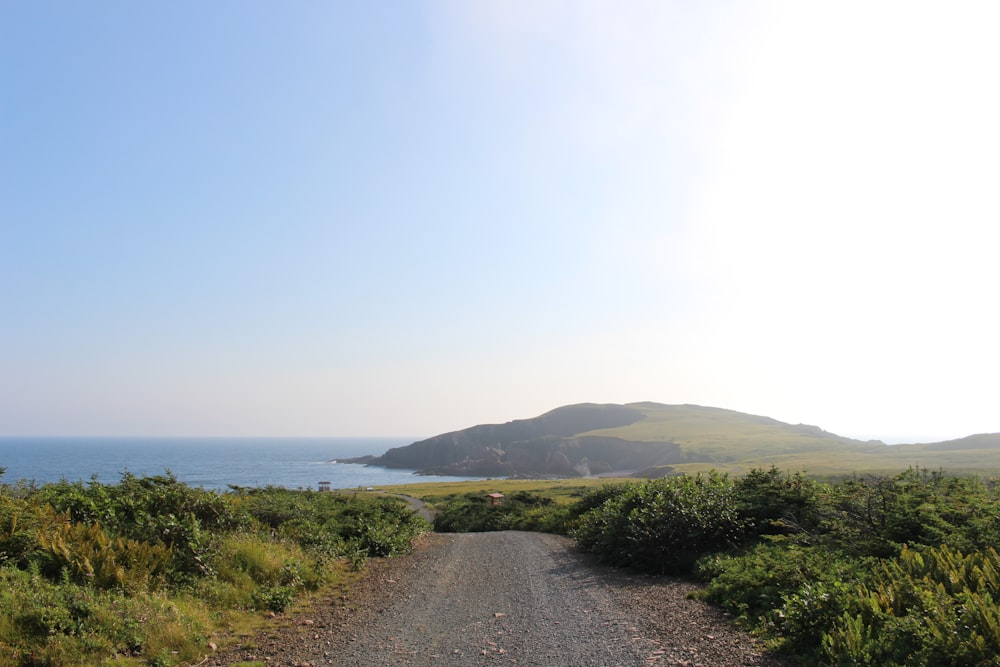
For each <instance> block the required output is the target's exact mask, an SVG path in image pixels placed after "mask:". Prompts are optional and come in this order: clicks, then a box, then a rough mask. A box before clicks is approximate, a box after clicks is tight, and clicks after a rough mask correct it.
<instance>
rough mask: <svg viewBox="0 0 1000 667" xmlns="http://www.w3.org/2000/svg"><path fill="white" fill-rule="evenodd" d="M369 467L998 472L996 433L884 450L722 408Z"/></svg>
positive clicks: (553, 422) (601, 418) (570, 412)
mask: <svg viewBox="0 0 1000 667" xmlns="http://www.w3.org/2000/svg"><path fill="white" fill-rule="evenodd" d="M370 462H371V463H372V464H373V465H382V466H386V467H390V468H409V469H415V470H418V471H420V472H422V473H425V474H449V475H486V476H496V477H500V476H515V477H516V476H522V477H546V476H552V477H578V476H590V475H602V474H611V473H618V474H639V475H651V476H659V475H665V474H679V473H683V472H693V471H699V470H709V469H712V468H714V469H717V470H727V471H730V472H734V473H740V472H746V471H747V470H750V469H751V468H755V467H758V468H759V467H770V466H772V465H775V466H778V467H779V468H782V469H785V470H791V471H805V472H807V473H809V474H815V475H842V474H851V473H861V472H894V471H898V470H902V469H905V468H907V467H909V466H914V465H915V466H921V467H926V468H931V469H938V468H942V469H945V470H954V471H956V472H969V471H976V472H1000V434H987V435H977V436H970V437H969V438H963V439H961V440H954V441H949V442H941V443H933V444H921V445H892V446H890V445H885V444H884V443H882V442H879V441H861V440H854V439H851V438H845V437H842V436H839V435H836V434H834V433H829V432H827V431H824V430H823V429H821V428H819V427H816V426H808V425H804V424H786V423H784V422H780V421H778V420H776V419H771V418H769V417H762V416H758V415H750V414H745V413H742V412H736V411H734V410H724V409H721V408H712V407H704V406H699V405H663V404H660V403H629V404H626V405H616V404H594V403H582V404H579V405H568V406H564V407H561V408H556V409H555V410H552V411H550V412H547V413H545V414H543V415H540V416H538V417H534V418H531V419H519V420H515V421H511V422H507V423H504V424H483V425H479V426H473V427H471V428H467V429H463V430H461V431H454V432H451V433H444V434H442V435H438V436H435V437H433V438H428V439H427V440H422V441H420V442H415V443H413V444H411V445H407V446H406V447H397V448H395V449H391V450H389V451H388V452H386V453H385V454H383V455H382V456H380V457H375V458H374V459H371V460H370Z"/></svg>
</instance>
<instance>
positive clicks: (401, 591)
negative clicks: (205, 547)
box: [203, 532, 784, 667]
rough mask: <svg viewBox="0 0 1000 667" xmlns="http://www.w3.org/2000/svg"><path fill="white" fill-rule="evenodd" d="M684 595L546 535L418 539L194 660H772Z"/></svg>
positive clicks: (666, 582) (667, 583) (721, 663)
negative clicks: (343, 584) (408, 551)
mask: <svg viewBox="0 0 1000 667" xmlns="http://www.w3.org/2000/svg"><path fill="white" fill-rule="evenodd" d="M693 588H694V586H693V585H691V584H686V583H682V582H678V581H676V580H673V579H668V578H664V577H649V576H640V575H631V574H627V573H624V572H621V571H618V570H614V569H611V568H606V567H602V566H599V565H596V564H595V563H593V562H592V560H591V559H590V558H589V557H587V556H585V555H583V554H580V553H578V552H577V551H576V549H575V548H574V546H573V542H572V541H571V540H569V539H566V538H564V537H559V536H556V535H548V534H543V533H522V532H499V533H471V534H430V535H427V536H425V537H424V538H423V539H422V542H421V544H420V545H419V547H418V549H417V551H416V553H414V554H413V555H411V556H406V557H403V558H393V559H388V560H383V561H377V562H373V563H372V564H371V565H370V566H369V571H368V573H367V574H366V576H365V577H364V579H363V580H362V581H361V582H359V583H358V584H357V585H355V586H352V587H351V589H350V591H349V592H348V593H347V595H346V596H342V597H340V598H337V599H334V600H328V601H325V602H323V603H322V604H317V605H316V606H315V607H314V608H313V609H311V610H310V612H309V613H307V614H305V615H300V616H297V617H295V618H292V619H287V621H286V624H285V625H284V626H283V627H281V628H279V629H277V630H274V631H272V632H271V633H269V634H268V635H266V636H263V637H260V638H258V639H257V640H256V642H255V645H254V646H253V647H252V648H244V649H240V650H236V651H233V652H231V653H228V654H225V655H216V656H213V657H212V658H211V659H210V660H208V661H206V662H205V663H203V664H207V665H228V664H232V663H234V662H238V661H240V660H261V661H265V662H267V664H269V665H293V666H298V667H304V666H306V665H309V666H313V667H319V666H320V665H340V666H344V667H347V666H364V667H369V666H370V667H378V666H383V665H385V666H389V665H393V666H394V665H411V666H431V665H486V664H490V665H518V666H532V667H535V666H538V667H542V666H544V667H558V666H566V667H570V666H572V667H576V666H581V667H582V666H584V665H593V666H597V665H608V666H623V667H624V666H629V665H692V666H693V665H702V666H703V667H729V666H736V665H760V666H768V667H776V666H779V665H783V664H784V663H782V662H780V661H778V660H777V659H775V658H773V657H770V656H765V655H763V654H762V653H761V651H760V648H759V646H757V645H755V644H754V642H753V641H752V640H751V639H750V637H749V636H747V635H746V634H745V633H743V632H740V631H738V630H737V629H736V628H735V627H734V626H733V625H732V624H731V623H730V622H729V620H728V618H726V617H725V616H724V615H723V614H721V613H720V612H719V611H718V610H715V609H713V608H711V607H709V606H708V605H705V604H703V603H700V602H697V601H694V600H690V599H688V598H687V597H686V596H687V593H688V592H690V591H691V590H692V589H693Z"/></svg>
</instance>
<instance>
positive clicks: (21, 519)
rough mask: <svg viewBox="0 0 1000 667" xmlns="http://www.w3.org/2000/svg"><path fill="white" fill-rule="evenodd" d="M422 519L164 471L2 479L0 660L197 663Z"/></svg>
mask: <svg viewBox="0 0 1000 667" xmlns="http://www.w3.org/2000/svg"><path fill="white" fill-rule="evenodd" d="M427 528H428V526H427V524H426V522H424V521H423V520H422V519H419V518H418V517H417V516H416V515H415V514H414V513H413V512H411V511H410V510H409V509H407V508H406V506H405V504H403V503H401V502H400V501H398V500H397V499H394V498H388V497H384V496H375V495H370V494H334V493H318V492H312V491H289V490H285V489H282V488H264V489H235V488H234V489H232V490H231V492H229V493H225V494H216V493H213V492H209V491H204V490H201V489H196V488H192V487H189V486H187V485H184V484H181V483H179V482H178V481H177V480H176V479H175V478H174V477H173V476H172V475H170V474H169V473H168V474H166V475H164V476H155V477H144V478H139V477H135V476H133V475H129V474H125V475H123V476H122V478H121V481H120V482H119V483H118V484H112V485H107V484H101V483H98V482H97V481H96V480H94V481H91V482H90V483H88V484H84V483H80V482H78V483H69V482H61V483H58V484H50V485H45V486H42V487H34V486H31V485H24V484H18V485H6V484H0V667H8V666H11V667H13V666H15V665H18V666H20V665H53V666H57V665H100V664H111V663H112V662H113V663H114V664H116V665H129V664H134V665H175V664H180V663H192V662H196V661H197V660H198V659H199V658H200V656H204V655H205V654H206V653H208V652H209V650H210V649H209V647H208V644H209V641H210V640H214V642H215V643H218V642H219V641H220V638H222V637H225V636H226V635H227V634H228V635H231V634H232V633H234V632H236V631H238V630H239V629H240V628H243V627H246V626H247V625H252V623H253V619H255V618H260V617H261V613H262V612H281V611H284V610H286V609H288V608H289V607H290V606H291V605H293V604H295V603H296V602H297V601H299V600H302V599H304V598H306V597H308V596H309V595H314V594H317V593H318V592H320V591H323V590H327V589H328V588H330V587H332V586H334V585H337V584H338V583H340V582H342V581H344V580H345V579H346V578H347V577H349V576H350V572H351V570H352V569H356V568H357V567H359V566H360V565H361V564H362V563H363V562H364V560H365V559H366V558H368V557H383V556H392V555H396V554H401V553H406V552H408V551H409V550H410V549H411V545H412V541H413V539H414V538H415V537H416V535H417V534H419V533H420V532H422V531H424V530H426V529H427Z"/></svg>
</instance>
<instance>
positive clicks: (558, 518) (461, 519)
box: [434, 491, 569, 533]
mask: <svg viewBox="0 0 1000 667" xmlns="http://www.w3.org/2000/svg"><path fill="white" fill-rule="evenodd" d="M436 509H437V514H436V515H435V517H434V530H436V531H438V532H441V533H478V532H487V531H494V530H531V531H542V532H551V533H563V532H565V524H566V519H567V516H568V512H569V510H568V508H566V507H561V506H559V505H556V503H555V501H554V500H552V499H551V498H548V497H546V496H543V495H540V494H537V493H532V492H530V491H518V492H516V493H512V494H510V495H509V496H507V497H505V498H504V499H503V502H502V503H501V504H499V505H494V504H493V503H492V502H490V501H489V500H488V499H487V498H486V497H485V496H483V495H481V494H475V493H469V494H464V495H457V496H452V497H449V498H445V499H443V500H439V501H438V502H437V505H436Z"/></svg>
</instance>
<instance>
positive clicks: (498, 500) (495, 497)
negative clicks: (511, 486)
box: [486, 493, 503, 505]
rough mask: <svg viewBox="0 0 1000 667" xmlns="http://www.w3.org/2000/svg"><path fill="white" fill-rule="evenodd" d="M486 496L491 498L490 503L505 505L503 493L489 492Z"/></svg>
mask: <svg viewBox="0 0 1000 667" xmlns="http://www.w3.org/2000/svg"><path fill="white" fill-rule="evenodd" d="M486 497H487V498H489V501H490V505H503V494H502V493H487V494H486Z"/></svg>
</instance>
